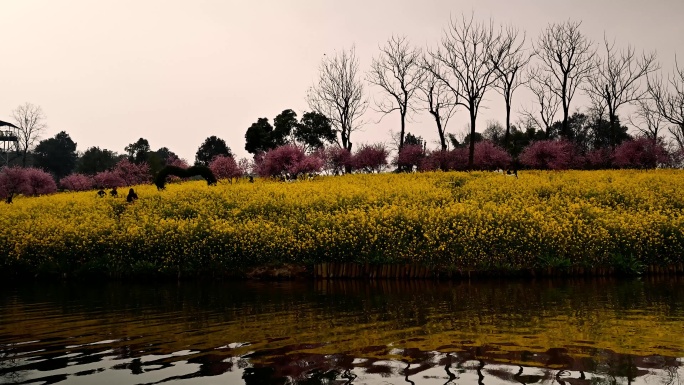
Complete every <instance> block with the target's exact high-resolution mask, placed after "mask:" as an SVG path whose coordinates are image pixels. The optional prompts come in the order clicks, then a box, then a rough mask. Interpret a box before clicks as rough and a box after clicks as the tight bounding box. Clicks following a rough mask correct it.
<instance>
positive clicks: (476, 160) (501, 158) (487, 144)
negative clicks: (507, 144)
mask: <svg viewBox="0 0 684 385" xmlns="http://www.w3.org/2000/svg"><path fill="white" fill-rule="evenodd" d="M473 155H474V157H473V167H474V168H477V169H480V170H496V169H497V168H501V169H505V168H508V166H510V165H511V162H512V160H513V159H512V158H511V156H510V155H509V154H508V153H507V152H506V151H505V150H504V149H502V148H501V147H499V146H496V145H495V144H494V143H492V142H491V141H489V140H483V141H481V142H477V143H475V154H473Z"/></svg>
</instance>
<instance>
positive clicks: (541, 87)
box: [522, 67, 561, 139]
mask: <svg viewBox="0 0 684 385" xmlns="http://www.w3.org/2000/svg"><path fill="white" fill-rule="evenodd" d="M549 76H550V75H549V74H547V73H546V72H544V71H541V70H540V69H539V68H538V67H535V68H532V69H530V70H529V71H528V72H527V76H526V78H527V86H528V88H529V89H530V91H532V93H533V94H534V96H535V98H536V99H537V103H538V104H539V112H538V114H539V116H538V117H537V115H536V114H535V113H534V112H533V111H532V110H525V109H523V112H522V113H523V115H525V116H526V117H527V118H528V121H531V122H534V123H535V124H536V126H537V127H538V128H541V129H543V130H544V133H545V136H546V138H547V139H548V138H550V137H551V126H552V125H553V122H554V119H555V117H556V115H557V114H558V109H560V105H561V100H560V97H558V94H557V93H555V92H553V85H552V84H553V82H552V79H550V78H549Z"/></svg>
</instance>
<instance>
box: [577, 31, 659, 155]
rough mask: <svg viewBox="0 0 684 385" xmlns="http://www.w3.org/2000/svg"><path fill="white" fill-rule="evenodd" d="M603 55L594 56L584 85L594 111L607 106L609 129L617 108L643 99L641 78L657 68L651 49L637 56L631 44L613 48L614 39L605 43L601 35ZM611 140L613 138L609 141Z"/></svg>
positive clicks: (615, 121)
mask: <svg viewBox="0 0 684 385" xmlns="http://www.w3.org/2000/svg"><path fill="white" fill-rule="evenodd" d="M603 41H604V46H605V49H606V57H605V58H603V57H599V56H598V55H597V58H596V59H595V64H594V71H593V73H592V74H591V76H589V78H588V79H587V80H588V81H587V86H586V87H585V88H584V89H585V91H586V93H587V94H588V95H589V97H590V98H591V100H592V103H593V104H594V109H596V110H597V111H605V110H608V120H609V122H610V127H611V130H612V128H613V127H614V126H615V125H616V124H617V123H618V117H617V109H618V108H619V107H620V106H622V105H624V104H628V103H635V102H637V101H640V100H642V99H643V97H644V95H646V94H647V93H648V89H647V88H643V87H641V82H640V81H641V79H642V78H644V77H646V76H647V75H648V74H649V73H651V72H653V71H655V70H656V69H658V63H657V62H656V55H655V53H653V52H652V53H650V54H648V55H647V54H642V55H641V56H640V57H637V56H636V54H635V53H634V48H632V47H631V46H627V48H626V49H625V50H622V51H619V52H618V51H617V50H616V49H615V42H613V43H609V42H608V40H607V39H606V38H605V36H604V39H603ZM613 144H615V141H613Z"/></svg>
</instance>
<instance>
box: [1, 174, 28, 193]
mask: <svg viewBox="0 0 684 385" xmlns="http://www.w3.org/2000/svg"><path fill="white" fill-rule="evenodd" d="M27 183H28V175H26V172H25V170H24V169H23V168H21V167H4V168H2V170H0V198H2V199H7V198H10V197H12V196H14V195H16V194H21V192H22V191H23V190H25V189H26V187H25V185H26V184H27Z"/></svg>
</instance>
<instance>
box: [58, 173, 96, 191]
mask: <svg viewBox="0 0 684 385" xmlns="http://www.w3.org/2000/svg"><path fill="white" fill-rule="evenodd" d="M59 185H60V186H62V188H64V189H67V190H70V191H86V190H90V189H92V188H93V187H94V185H95V180H93V178H92V177H91V176H88V175H85V174H78V173H77V174H71V175H67V176H65V177H64V178H62V179H60V181H59Z"/></svg>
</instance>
